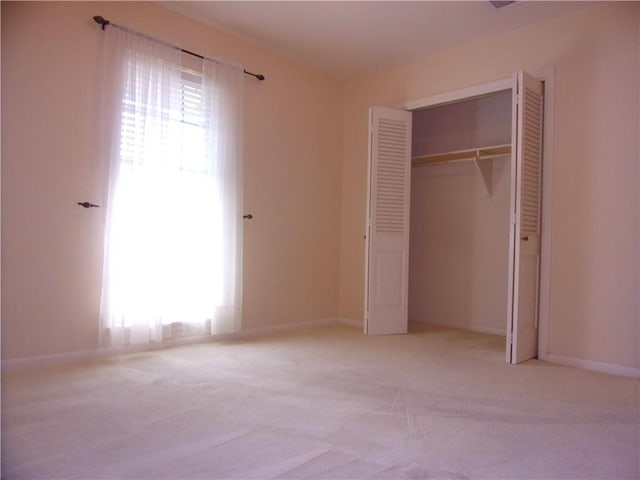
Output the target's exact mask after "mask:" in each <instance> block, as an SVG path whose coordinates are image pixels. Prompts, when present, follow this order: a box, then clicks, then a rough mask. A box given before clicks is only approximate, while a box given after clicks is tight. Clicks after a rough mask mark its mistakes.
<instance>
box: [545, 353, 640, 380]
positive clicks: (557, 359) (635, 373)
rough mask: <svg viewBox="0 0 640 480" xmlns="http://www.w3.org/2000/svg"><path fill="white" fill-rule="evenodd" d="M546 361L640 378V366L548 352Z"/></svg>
mask: <svg viewBox="0 0 640 480" xmlns="http://www.w3.org/2000/svg"><path fill="white" fill-rule="evenodd" d="M546 361H548V362H550V363H556V364H559V365H566V366H569V367H578V368H584V369H586V370H592V371H594V372H601V373H608V374H610V375H621V376H624V377H632V378H640V368H634V367H625V366H624V365H616V364H613V363H603V362H594V361H593V360H584V359H582V358H573V357H563V356H562V355H554V354H552V353H549V354H547V359H546Z"/></svg>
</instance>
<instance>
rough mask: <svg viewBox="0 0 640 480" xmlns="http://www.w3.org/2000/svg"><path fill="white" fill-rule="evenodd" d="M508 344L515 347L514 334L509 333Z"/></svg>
mask: <svg viewBox="0 0 640 480" xmlns="http://www.w3.org/2000/svg"><path fill="white" fill-rule="evenodd" d="M507 343H508V344H509V345H513V333H507Z"/></svg>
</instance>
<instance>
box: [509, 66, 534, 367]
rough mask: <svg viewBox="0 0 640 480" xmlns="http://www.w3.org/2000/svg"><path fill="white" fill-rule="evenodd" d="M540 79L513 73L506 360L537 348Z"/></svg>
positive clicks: (518, 359)
mask: <svg viewBox="0 0 640 480" xmlns="http://www.w3.org/2000/svg"><path fill="white" fill-rule="evenodd" d="M542 109H543V84H542V82H540V81H539V80H537V79H535V78H533V77H531V76H530V75H527V74H526V73H524V72H517V73H516V74H514V86H513V119H512V122H513V135H512V142H513V146H512V152H514V153H513V157H512V168H511V195H512V198H511V215H512V220H511V229H510V231H511V234H510V252H509V275H510V278H509V297H508V298H509V305H508V321H507V362H508V363H513V364H515V363H520V362H523V361H525V360H528V359H530V358H534V357H535V356H536V355H537V351H538V296H539V288H538V285H539V271H540V220H541V219H540V211H541V179H542V168H541V167H542V120H543V112H542Z"/></svg>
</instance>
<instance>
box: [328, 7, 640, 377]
mask: <svg viewBox="0 0 640 480" xmlns="http://www.w3.org/2000/svg"><path fill="white" fill-rule="evenodd" d="M638 10H639V5H638V3H637V2H629V3H611V4H606V5H597V6H594V7H591V8H587V9H583V10H580V11H578V12H576V13H572V14H568V15H566V16H563V17H559V18H557V19H554V20H552V21H548V22H545V23H542V24H539V25H536V26H533V27H530V28H527V29H522V30H518V31H514V32H510V33H508V34H505V35H501V36H496V37H494V38H490V39H486V40H483V41H479V42H476V43H473V44H468V45H465V46H461V47H457V48H453V49H450V50H447V51H443V52H441V53H439V54H437V55H433V56H431V57H426V58H423V59H420V60H418V61H416V62H414V63H411V64H408V65H405V66H403V67H400V68H395V69H391V70H387V71H383V72H381V73H378V74H376V75H370V76H367V77H366V78H360V79H355V80H353V81H351V82H349V83H348V84H347V86H346V91H345V105H344V119H343V122H344V132H345V136H344V159H343V171H342V178H343V189H342V201H343V204H342V227H341V235H342V243H341V266H340V268H341V273H340V276H341V292H340V312H341V316H343V317H347V318H352V319H359V320H360V319H362V316H363V289H364V280H363V279H364V244H363V241H362V235H363V232H364V219H365V200H366V194H365V189H366V168H367V167H366V165H367V148H366V146H367V111H368V108H369V106H371V105H386V106H398V105H402V104H404V103H405V102H407V101H411V100H416V99H420V98H425V97H428V96H430V95H435V94H439V93H444V92H449V91H452V90H455V89H459V88H464V87H467V86H471V85H477V84H481V83H485V82H491V81H494V80H498V79H503V78H507V77H509V76H511V74H512V72H514V71H516V70H520V69H524V70H528V71H529V72H531V73H534V74H535V73H538V72H542V71H549V70H550V69H552V70H553V71H554V72H555V84H554V93H555V96H554V105H555V108H554V112H553V126H552V127H551V128H552V130H551V131H548V132H547V134H550V135H553V141H554V143H553V145H554V149H553V157H552V159H551V162H552V163H551V166H550V168H551V169H552V172H551V173H552V178H553V183H552V185H545V188H550V189H552V190H551V195H552V202H553V204H552V217H551V222H550V225H551V249H552V251H551V278H550V299H549V303H550V304H549V328H550V330H549V337H548V340H549V353H550V354H552V355H555V356H557V357H562V358H570V359H578V360H588V361H592V362H599V363H602V364H612V365H619V366H626V367H631V368H638V367H640V352H639V347H638V339H639V332H638V328H639V321H638V319H639V300H638V291H639V285H638V281H639V278H638V264H639V247H640V239H639V237H638V233H639V226H638V220H639V204H638V189H639V185H638V180H639V179H638V175H639V172H638V163H639V162H638V158H639V145H638V131H639V116H638V103H639V100H638V97H639V85H640V78H639V55H638V53H639V52H638V51H639V48H640V42H639V40H638V39H639V37H638V29H639V26H638V25H639V22H638Z"/></svg>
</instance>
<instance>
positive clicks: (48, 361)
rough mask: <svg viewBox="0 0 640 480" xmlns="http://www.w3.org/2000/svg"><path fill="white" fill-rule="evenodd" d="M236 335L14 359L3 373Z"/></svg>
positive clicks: (7, 364) (7, 363)
mask: <svg viewBox="0 0 640 480" xmlns="http://www.w3.org/2000/svg"><path fill="white" fill-rule="evenodd" d="M233 336H234V334H219V335H206V336H195V337H186V338H178V339H174V340H165V341H164V342H162V343H145V344H135V345H125V346H121V347H105V348H96V349H95V350H77V351H75V352H64V353H52V354H50V355H38V356H35V357H24V358H14V359H10V360H2V371H3V372H13V371H16V370H24V369H31V368H38V367H47V366H57V365H64V364H69V363H79V362H86V361H92V360H98V359H102V358H107V357H113V356H116V355H127V354H130V353H141V352H150V351H153V350H162V349H165V348H173V347H180V346H183V345H192V344H197V343H207V342H211V341H213V340H224V339H228V338H233Z"/></svg>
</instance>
